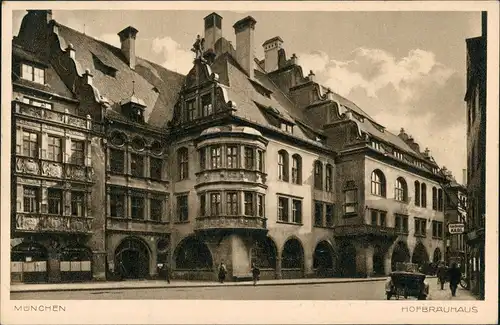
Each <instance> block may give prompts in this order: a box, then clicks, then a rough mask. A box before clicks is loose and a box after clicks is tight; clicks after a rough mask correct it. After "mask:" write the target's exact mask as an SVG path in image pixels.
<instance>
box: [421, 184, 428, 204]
mask: <svg viewBox="0 0 500 325" xmlns="http://www.w3.org/2000/svg"><path fill="white" fill-rule="evenodd" d="M420 189H421V193H420V198H421V200H420V205H421V207H422V208H426V207H427V185H425V183H422V185H421V186H420Z"/></svg>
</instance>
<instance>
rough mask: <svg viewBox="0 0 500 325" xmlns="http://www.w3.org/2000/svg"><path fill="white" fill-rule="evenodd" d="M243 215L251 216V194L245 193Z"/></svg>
mask: <svg viewBox="0 0 500 325" xmlns="http://www.w3.org/2000/svg"><path fill="white" fill-rule="evenodd" d="M244 196H245V215H247V216H253V193H252V192H245V195H244Z"/></svg>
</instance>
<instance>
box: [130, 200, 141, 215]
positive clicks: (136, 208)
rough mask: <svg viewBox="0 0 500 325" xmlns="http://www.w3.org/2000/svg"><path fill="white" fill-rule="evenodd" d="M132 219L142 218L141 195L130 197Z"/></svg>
mask: <svg viewBox="0 0 500 325" xmlns="http://www.w3.org/2000/svg"><path fill="white" fill-rule="evenodd" d="M130 206H131V217H132V219H144V198H143V197H141V196H131V197H130Z"/></svg>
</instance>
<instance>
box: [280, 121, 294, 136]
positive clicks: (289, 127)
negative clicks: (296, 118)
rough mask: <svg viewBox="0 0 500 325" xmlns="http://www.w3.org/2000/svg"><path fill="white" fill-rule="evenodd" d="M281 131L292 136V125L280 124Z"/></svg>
mask: <svg viewBox="0 0 500 325" xmlns="http://www.w3.org/2000/svg"><path fill="white" fill-rule="evenodd" d="M281 130H282V131H285V132H286V133H290V134H293V125H292V124H288V123H281Z"/></svg>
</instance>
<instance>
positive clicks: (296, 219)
mask: <svg viewBox="0 0 500 325" xmlns="http://www.w3.org/2000/svg"><path fill="white" fill-rule="evenodd" d="M292 218H293V219H292V222H293V223H302V200H297V199H293V200H292Z"/></svg>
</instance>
